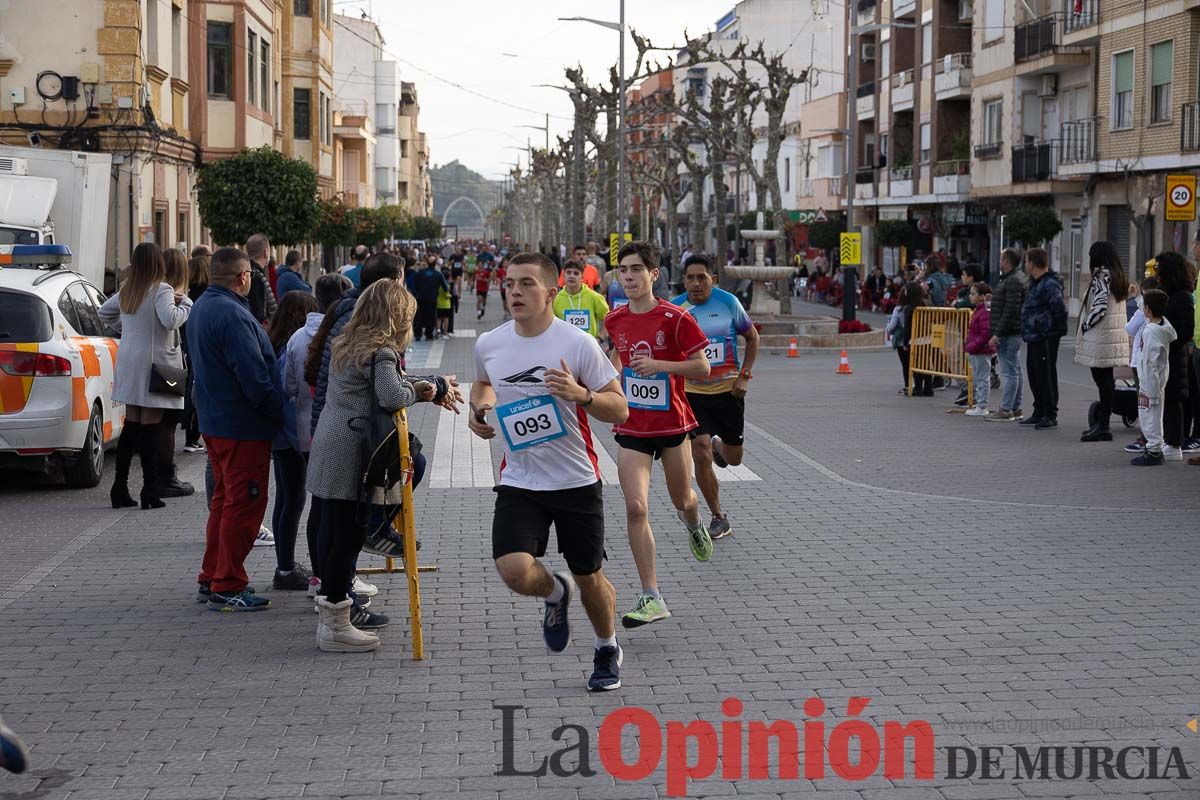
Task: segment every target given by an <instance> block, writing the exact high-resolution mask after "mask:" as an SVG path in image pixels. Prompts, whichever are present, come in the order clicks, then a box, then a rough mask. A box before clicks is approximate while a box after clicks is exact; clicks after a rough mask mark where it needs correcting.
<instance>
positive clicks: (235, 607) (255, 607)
mask: <svg viewBox="0 0 1200 800" xmlns="http://www.w3.org/2000/svg"><path fill="white" fill-rule="evenodd" d="M270 607H271V601H270V600H268V599H267V598H265V597H259V596H258V595H256V594H255V593H254V590H253V589H251V588H250V587H248V586H247V587H246V588H245V589H243V590H242V591H240V592H234V593H232V594H221V593H220V592H213V593H212V597H210V598H209V599H208V610H209V611H221V612H229V611H266V610H267V609H268V608H270Z"/></svg>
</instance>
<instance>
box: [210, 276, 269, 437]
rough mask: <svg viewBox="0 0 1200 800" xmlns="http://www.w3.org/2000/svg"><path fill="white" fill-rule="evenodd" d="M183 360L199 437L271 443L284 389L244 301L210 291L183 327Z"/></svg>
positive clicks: (264, 334) (217, 290) (221, 288)
mask: <svg viewBox="0 0 1200 800" xmlns="http://www.w3.org/2000/svg"><path fill="white" fill-rule="evenodd" d="M264 280H265V279H264ZM188 355H189V356H190V357H191V359H192V378H193V379H194V385H193V387H192V394H193V400H195V403H196V413H197V414H198V415H199V417H200V432H201V433H203V434H204V435H206V436H218V437H221V438H223V439H237V440H239V441H250V442H269V441H271V440H272V439H274V438H275V434H277V433H278V432H279V427H280V425H282V424H283V388H282V387H281V386H280V384H279V369H278V367H277V366H276V363H275V351H274V350H272V349H271V340H270V339H268V338H267V332H266V331H265V330H263V327H262V325H260V324H259V323H258V320H256V319H255V318H254V316H253V315H251V313H250V302H249V300H248V299H247V298H245V297H242V296H241V295H240V294H237V293H236V292H234V291H233V290H231V289H227V288H226V287H224V286H217V285H215V284H214V285H212V286H209V287H208V289H206V290H205V292H204V294H203V295H201V296H200V299H199V300H197V301H196V307H195V309H194V310H193V312H192V316H191V324H190V325H188Z"/></svg>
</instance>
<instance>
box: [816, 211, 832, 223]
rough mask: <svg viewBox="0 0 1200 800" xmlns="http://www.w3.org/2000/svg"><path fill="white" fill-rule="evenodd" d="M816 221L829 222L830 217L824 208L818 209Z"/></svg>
mask: <svg viewBox="0 0 1200 800" xmlns="http://www.w3.org/2000/svg"><path fill="white" fill-rule="evenodd" d="M816 221H817V222H829V217H828V216H827V215H826V214H825V209H823V208H818V209H817V216H816Z"/></svg>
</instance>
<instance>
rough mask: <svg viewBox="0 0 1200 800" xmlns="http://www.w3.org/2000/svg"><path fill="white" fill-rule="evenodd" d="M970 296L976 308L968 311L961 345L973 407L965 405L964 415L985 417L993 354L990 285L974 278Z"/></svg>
mask: <svg viewBox="0 0 1200 800" xmlns="http://www.w3.org/2000/svg"><path fill="white" fill-rule="evenodd" d="M969 297H970V300H971V307H972V308H974V309H975V310H974V311H973V312H971V324H970V325H969V326H968V327H967V341H966V344H964V345H963V347H964V349H966V351H967V356H968V358H970V360H971V374H972V376H973V377H974V379H975V407H974V408H969V409H967V416H968V417H985V416H987V413H988V407H987V405H988V394H989V393H990V391H991V388H992V356H993V355H995V354H996V348H995V347H993V346H992V344H991V338H992V334H991V332H990V330H989V327H990V324H991V319H992V315H991V311H990V310H989V309H988V304H989V303H991V301H992V289H991V287H990V286H988V285H987V284H986V283H984V282H983V281H975V282H974V283H972V284H971V293H970V295H969Z"/></svg>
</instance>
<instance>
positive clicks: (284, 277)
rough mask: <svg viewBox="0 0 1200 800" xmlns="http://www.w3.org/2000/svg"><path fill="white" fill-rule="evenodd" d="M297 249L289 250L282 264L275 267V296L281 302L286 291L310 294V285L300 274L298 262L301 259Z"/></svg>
mask: <svg viewBox="0 0 1200 800" xmlns="http://www.w3.org/2000/svg"><path fill="white" fill-rule="evenodd" d="M303 258H304V257H303V256H301V255H300V251H299V250H289V251H288V254H287V256H285V257H284V259H283V265H282V266H280V267H278V268H276V270H275V272H276V275H277V277H276V278H275V296H276V297H278V298H279V302H281V303H282V302H283V298H284V296H285V295H286V294H287V293H288V292H307V293H308V294H312V287H311V286H309V285H308V282H307V281H305V280H304V278H302V277H301V276H300V262H301V261H302V260H303Z"/></svg>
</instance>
